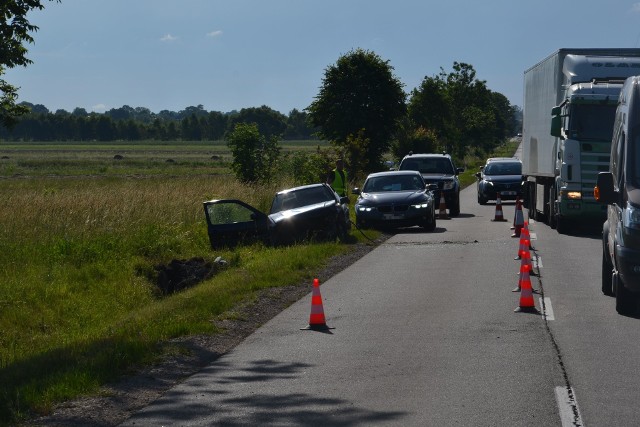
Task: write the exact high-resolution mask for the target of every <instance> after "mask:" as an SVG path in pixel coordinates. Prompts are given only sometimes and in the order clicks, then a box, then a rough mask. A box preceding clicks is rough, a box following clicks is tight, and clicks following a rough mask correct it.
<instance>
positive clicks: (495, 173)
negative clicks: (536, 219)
mask: <svg viewBox="0 0 640 427" xmlns="http://www.w3.org/2000/svg"><path fill="white" fill-rule="evenodd" d="M476 178H478V185H477V187H478V203H480V204H481V205H485V204H487V202H488V201H489V200H496V199H497V198H498V193H500V199H501V200H515V199H516V198H519V199H522V162H521V161H520V160H519V159H516V158H515V157H493V158H489V159H487V163H486V164H485V165H484V166H483V167H482V168H481V169H480V172H476Z"/></svg>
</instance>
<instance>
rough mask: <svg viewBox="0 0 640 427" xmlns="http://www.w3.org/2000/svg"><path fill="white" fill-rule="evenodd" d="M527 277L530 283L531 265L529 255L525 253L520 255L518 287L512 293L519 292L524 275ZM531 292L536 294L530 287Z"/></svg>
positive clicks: (527, 252)
mask: <svg viewBox="0 0 640 427" xmlns="http://www.w3.org/2000/svg"><path fill="white" fill-rule="evenodd" d="M525 273H526V274H527V275H528V279H529V281H531V276H532V275H533V264H531V253H530V252H529V251H526V252H524V253H523V254H522V258H521V259H520V273H518V274H519V279H518V286H517V287H516V288H515V289H514V290H513V291H512V292H520V290H521V284H522V280H523V279H524V274H525ZM531 290H532V292H536V291H535V290H534V289H533V286H532V287H531Z"/></svg>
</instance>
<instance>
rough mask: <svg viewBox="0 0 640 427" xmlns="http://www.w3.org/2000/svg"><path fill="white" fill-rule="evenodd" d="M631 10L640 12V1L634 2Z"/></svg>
mask: <svg viewBox="0 0 640 427" xmlns="http://www.w3.org/2000/svg"><path fill="white" fill-rule="evenodd" d="M631 11H632V12H636V13H640V3H634V4H633V5H631Z"/></svg>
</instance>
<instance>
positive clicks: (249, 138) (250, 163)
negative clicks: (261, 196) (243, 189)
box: [227, 123, 280, 183]
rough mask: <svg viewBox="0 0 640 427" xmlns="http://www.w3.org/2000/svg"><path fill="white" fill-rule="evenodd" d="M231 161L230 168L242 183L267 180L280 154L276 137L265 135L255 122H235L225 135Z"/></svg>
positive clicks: (270, 176)
mask: <svg viewBox="0 0 640 427" xmlns="http://www.w3.org/2000/svg"><path fill="white" fill-rule="evenodd" d="M227 145H228V146H229V148H231V154H232V155H233V162H232V163H231V168H232V169H233V171H234V173H235V175H236V177H237V178H238V179H239V180H240V181H242V182H244V183H258V182H269V181H270V180H271V178H272V177H273V174H274V172H275V169H276V164H277V162H278V157H279V155H280V147H279V146H278V139H277V138H276V137H275V136H274V135H272V136H270V137H266V136H264V135H262V134H261V133H260V131H259V130H258V125H257V124H255V123H237V124H236V125H235V128H234V130H233V131H232V132H231V133H229V135H228V136H227Z"/></svg>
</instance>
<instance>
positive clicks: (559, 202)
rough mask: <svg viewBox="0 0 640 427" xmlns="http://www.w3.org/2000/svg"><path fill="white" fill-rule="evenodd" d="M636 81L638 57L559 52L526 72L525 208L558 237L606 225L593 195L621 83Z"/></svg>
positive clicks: (617, 52) (634, 53)
mask: <svg viewBox="0 0 640 427" xmlns="http://www.w3.org/2000/svg"><path fill="white" fill-rule="evenodd" d="M637 74H640V49H633V48H620V49H604V48H603V49H599V48H585V49H559V50H558V51H556V52H554V53H553V54H551V55H550V56H548V57H547V58H545V59H543V60H542V61H541V62H539V63H538V64H536V65H534V66H533V67H531V68H529V69H528V70H526V71H525V72H524V106H523V132H522V159H521V160H522V174H523V176H524V180H525V181H524V184H523V185H524V188H523V198H524V206H525V207H527V208H528V209H529V214H530V216H531V217H532V218H533V219H535V220H538V221H541V220H546V222H547V223H548V224H549V225H550V226H551V227H552V228H556V229H557V230H558V232H560V233H566V232H567V231H568V230H569V229H570V227H571V226H572V225H573V224H575V223H576V222H578V221H582V222H598V223H600V224H601V223H602V222H604V219H605V216H606V206H603V205H601V204H599V203H598V202H596V200H595V198H594V196H593V189H594V187H595V184H596V178H597V175H598V173H599V172H601V171H608V170H609V158H610V150H611V136H612V131H613V121H614V117H615V111H616V105H617V102H618V96H619V94H620V89H621V88H622V84H623V83H624V80H625V79H626V78H627V77H629V76H633V75H637Z"/></svg>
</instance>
